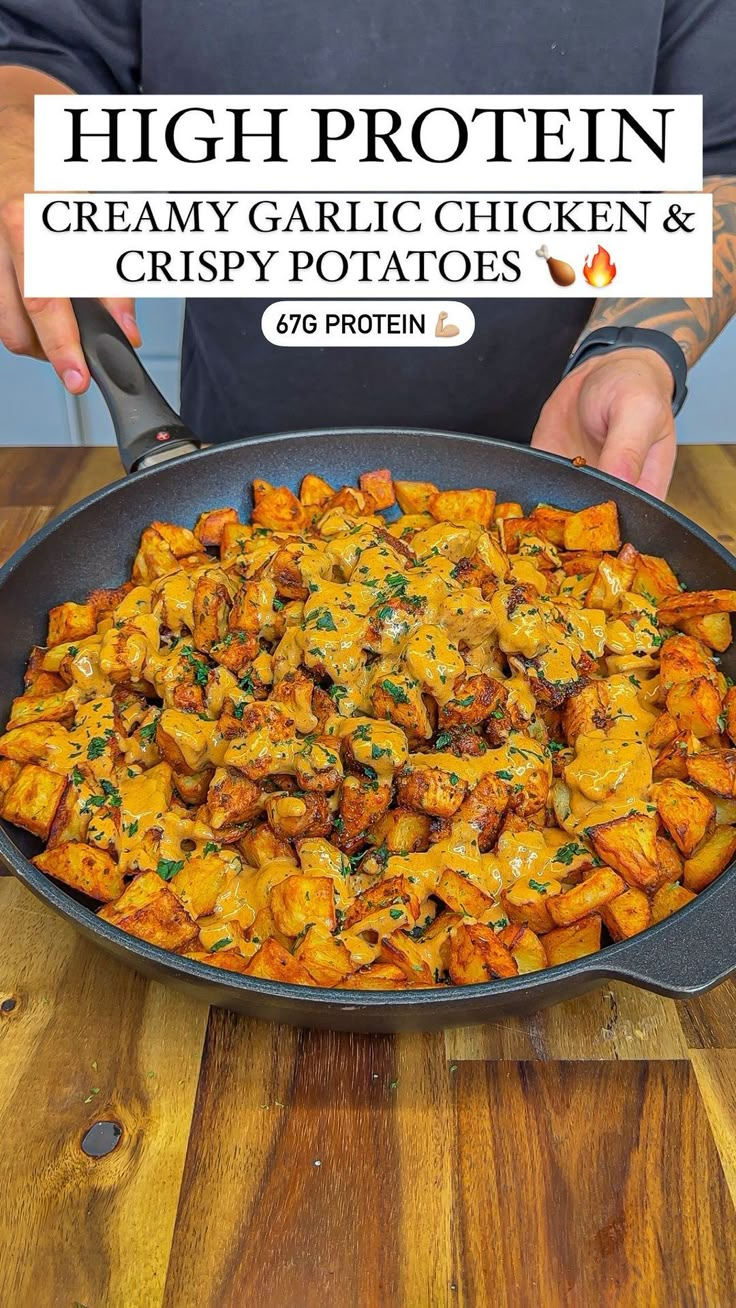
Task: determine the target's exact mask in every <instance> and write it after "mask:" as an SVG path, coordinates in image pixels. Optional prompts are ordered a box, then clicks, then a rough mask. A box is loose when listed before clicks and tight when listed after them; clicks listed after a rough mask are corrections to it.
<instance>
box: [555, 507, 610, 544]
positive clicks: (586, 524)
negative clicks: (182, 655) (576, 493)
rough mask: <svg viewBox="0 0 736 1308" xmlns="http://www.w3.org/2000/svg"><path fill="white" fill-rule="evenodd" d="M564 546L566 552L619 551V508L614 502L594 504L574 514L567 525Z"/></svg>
mask: <svg viewBox="0 0 736 1308" xmlns="http://www.w3.org/2000/svg"><path fill="white" fill-rule="evenodd" d="M562 543H563V545H564V547H565V549H566V550H618V549H620V548H621V535H620V533H619V527H618V508H617V507H616V504H615V502H614V501H613V500H607V501H606V502H605V503H603V504H592V505H591V506H590V508H588V509H581V510H580V512H579V513H572V514H571V515H570V517H569V518H568V519H567V521H566V523H565V529H564V537H563V542H562Z"/></svg>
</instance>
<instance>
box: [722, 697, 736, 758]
mask: <svg viewBox="0 0 736 1308" xmlns="http://www.w3.org/2000/svg"><path fill="white" fill-rule="evenodd" d="M723 713H724V716H725V726H726V731H727V732H728V734H729V736H730V737H731V740H732V741H733V742H734V744H736V686H731V689H730V690H728V691H727V692H726V697H725V699H724V701H723Z"/></svg>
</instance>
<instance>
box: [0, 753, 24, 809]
mask: <svg viewBox="0 0 736 1308" xmlns="http://www.w3.org/2000/svg"><path fill="white" fill-rule="evenodd" d="M19 776H20V763H16V762H15V761H14V760H13V759H10V758H2V759H0V799H2V797H3V795H5V794H6V793H7V792H8V791H9V790H10V787H11V786H12V784H13V782H14V781H15V780H16V778H17V777H19Z"/></svg>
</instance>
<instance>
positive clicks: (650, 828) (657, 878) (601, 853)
mask: <svg viewBox="0 0 736 1308" xmlns="http://www.w3.org/2000/svg"><path fill="white" fill-rule="evenodd" d="M591 841H592V844H593V848H594V849H595V852H596V854H597V855H598V857H599V858H600V859H602V860H603V862H604V863H606V864H607V865H608V866H609V867H612V868H613V869H614V871H616V872H618V873H619V875H620V876H622V877H623V879H624V881H625V882H626V883H627V885H629V886H638V887H639V889H641V890H656V889H657V887H658V886H660V885H661V884H662V882H663V881H666V880H668V879H669V878H668V876H667V872H666V870H665V871H664V875H663V870H662V868H661V866H660V863H659V855H658V851H657V843H656V842H657V820H656V818H653V817H649V816H648V815H647V814H642V813H631V814H629V816H628V817H622V818H615V819H614V820H613V821H612V822H603V823H601V825H600V826H597V827H594V828H593V830H592V832H591Z"/></svg>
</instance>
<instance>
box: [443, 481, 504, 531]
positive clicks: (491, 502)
mask: <svg viewBox="0 0 736 1308" xmlns="http://www.w3.org/2000/svg"><path fill="white" fill-rule="evenodd" d="M495 504H496V492H495V491H492V490H486V489H480V488H476V489H474V490H445V491H435V493H434V494H433V495H430V497H429V500H428V502H427V508H428V509H429V512H430V513H431V514H432V517H433V518H434V519H435V522H454V523H465V522H469V523H477V524H478V525H479V526H481V527H490V525H491V523H492V522H493V510H494V507H495Z"/></svg>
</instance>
